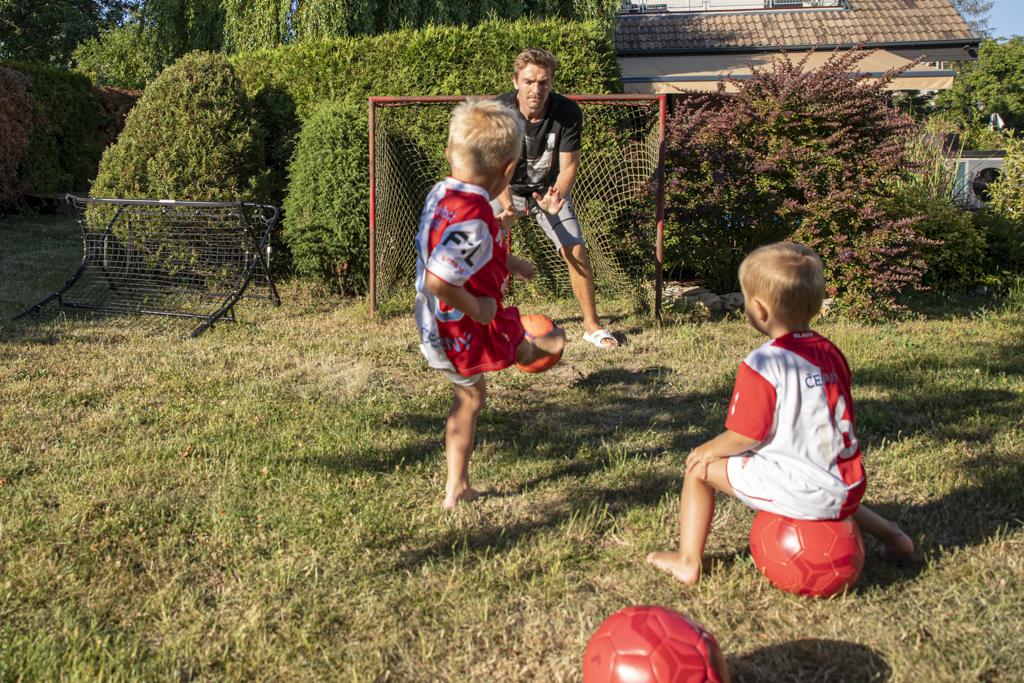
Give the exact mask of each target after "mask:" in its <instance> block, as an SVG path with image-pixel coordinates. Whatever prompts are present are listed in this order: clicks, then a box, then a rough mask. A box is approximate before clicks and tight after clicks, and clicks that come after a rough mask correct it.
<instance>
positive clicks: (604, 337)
mask: <svg viewBox="0 0 1024 683" xmlns="http://www.w3.org/2000/svg"><path fill="white" fill-rule="evenodd" d="M609 339H611V340H612V343H611V344H605V342H606V341H608V340H609ZM583 341H585V342H590V343H591V344H593V345H594V346H596V347H597V348H599V349H614V348H615V347H616V346H618V345H619V340H618V339H616V338H615V335H613V334H612V333H611V332H609V331H608V330H606V329H604V328H602V329H599V330H594V331H593V332H584V333H583Z"/></svg>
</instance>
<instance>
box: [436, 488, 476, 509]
mask: <svg viewBox="0 0 1024 683" xmlns="http://www.w3.org/2000/svg"><path fill="white" fill-rule="evenodd" d="M482 495H483V494H482V493H481V492H480V491H477V490H476V489H474V488H470V487H468V486H467V487H466V488H463V489H458V490H456V491H450V492H449V493H448V494H446V495H445V497H444V503H442V504H441V505H442V507H443V508H444V509H445V510H454V509H455V506H456V505H458V504H459V503H462V502H466V503H468V502H469V501H471V500H476V499H477V498H479V497H480V496H482Z"/></svg>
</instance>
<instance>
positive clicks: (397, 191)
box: [369, 94, 667, 317]
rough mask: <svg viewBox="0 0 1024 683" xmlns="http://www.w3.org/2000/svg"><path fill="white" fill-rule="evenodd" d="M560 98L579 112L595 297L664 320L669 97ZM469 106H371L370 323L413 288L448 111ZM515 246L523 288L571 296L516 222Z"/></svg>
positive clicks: (412, 102) (529, 232)
mask: <svg viewBox="0 0 1024 683" xmlns="http://www.w3.org/2000/svg"><path fill="white" fill-rule="evenodd" d="M566 97H569V98H570V99H572V100H574V101H575V102H577V103H578V104H579V105H580V108H581V109H582V111H583V136H582V151H581V154H580V166H579V171H578V173H577V176H576V181H575V183H574V185H573V190H572V197H573V206H574V209H575V211H576V214H577V217H578V218H579V222H580V228H581V231H582V233H583V238H584V241H585V242H586V245H587V251H588V255H589V256H590V261H591V265H592V268H593V272H594V283H595V287H596V288H597V289H598V290H599V291H605V292H612V291H614V292H617V293H619V294H629V295H630V296H631V298H632V299H633V300H634V302H635V304H636V307H637V308H638V309H648V310H651V309H653V312H654V315H655V317H660V315H661V290H662V278H663V257H664V214H665V187H664V144H665V119H666V114H667V96H666V95H664V94H661V95H613V94H607V95H566ZM466 99H468V97H467V96H458V95H455V96H433V97H371V98H369V181H370V182H369V185H370V188H369V189H370V197H369V199H370V206H369V219H370V220H369V223H370V225H369V228H370V234H369V261H370V264H369V265H370V269H369V270H370V272H369V275H370V281H369V294H370V314H371V316H373V315H376V313H377V312H378V310H379V308H380V306H381V304H383V303H384V302H386V301H387V299H388V298H389V297H391V296H393V295H394V294H395V293H396V292H397V291H398V290H400V289H402V288H403V287H411V285H412V283H413V282H414V281H415V273H416V250H415V237H416V232H417V230H418V225H419V217H420V212H421V210H422V207H423V201H424V200H425V199H426V196H427V194H428V192H429V191H430V188H431V187H432V186H433V185H434V184H435V183H436V182H438V181H439V180H441V179H443V178H444V177H445V175H446V173H447V170H448V166H447V160H446V159H445V157H444V148H445V144H446V143H447V138H448V122H449V120H450V118H451V110H452V109H453V108H454V107H455V106H456V105H457V104H458V103H460V102H462V101H464V100H466ZM512 239H513V251H515V252H516V253H521V254H522V255H523V256H526V257H527V258H530V259H531V260H532V261H534V263H535V264H536V266H537V272H538V275H537V277H535V278H534V280H533V281H531V284H530V285H529V287H531V288H534V289H538V288H539V289H541V290H544V291H545V292H547V293H553V294H567V293H571V285H570V283H569V277H568V269H567V267H566V265H565V264H564V262H563V261H562V259H561V257H560V256H559V254H558V253H557V252H556V250H555V247H554V245H552V244H551V242H550V241H548V240H547V238H546V237H545V236H544V235H543V233H542V231H541V229H540V227H539V226H537V225H536V222H535V221H533V220H532V219H531V220H524V219H520V220H518V221H517V222H516V224H515V226H514V227H513V228H512ZM523 252H525V253H523ZM518 289H519V286H517V288H516V291H518Z"/></svg>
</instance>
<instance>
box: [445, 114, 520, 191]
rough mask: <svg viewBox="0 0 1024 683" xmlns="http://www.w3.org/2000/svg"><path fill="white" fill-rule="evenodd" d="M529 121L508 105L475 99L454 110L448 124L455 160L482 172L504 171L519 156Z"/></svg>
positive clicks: (450, 151) (449, 146) (458, 163)
mask: <svg viewBox="0 0 1024 683" xmlns="http://www.w3.org/2000/svg"><path fill="white" fill-rule="evenodd" d="M524 129H525V124H524V123H523V121H522V120H521V119H520V118H519V117H517V116H516V115H515V113H514V112H513V111H512V110H511V109H510V108H509V107H508V106H507V105H505V104H502V103H501V102H498V101H497V100H489V99H479V98H474V99H470V100H466V101H465V102H463V103H461V104H460V105H459V106H457V107H455V109H454V110H453V111H452V120H451V123H450V124H449V125H448V156H449V158H450V160H451V163H452V164H453V165H456V166H462V167H463V168H469V169H471V170H473V171H475V172H477V173H480V174H482V175H488V176H490V175H493V174H495V173H500V172H501V171H502V169H503V167H504V166H505V164H507V163H508V162H509V161H512V160H513V159H518V158H519V151H520V149H521V148H522V146H523V133H524Z"/></svg>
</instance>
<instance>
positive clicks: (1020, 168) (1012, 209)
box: [989, 138, 1024, 224]
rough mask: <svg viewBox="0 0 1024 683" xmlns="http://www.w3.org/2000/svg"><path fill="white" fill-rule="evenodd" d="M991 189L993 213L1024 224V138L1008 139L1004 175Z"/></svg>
mask: <svg viewBox="0 0 1024 683" xmlns="http://www.w3.org/2000/svg"><path fill="white" fill-rule="evenodd" d="M989 191H990V192H991V194H992V201H991V202H990V204H989V208H990V209H991V210H992V212H993V213H995V214H997V215H999V216H1002V217H1003V218H1006V219H1007V220H1009V221H1013V222H1015V223H1021V224H1024V138H1010V139H1008V140H1007V143H1006V157H1005V158H1004V159H1003V173H1002V176H1000V178H999V180H997V181H996V182H995V183H993V184H992V185H991V186H990V187H989Z"/></svg>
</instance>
